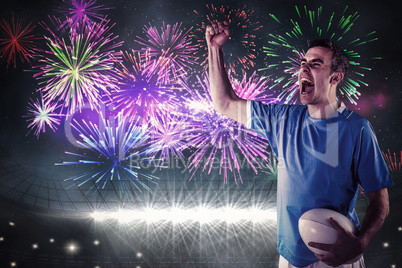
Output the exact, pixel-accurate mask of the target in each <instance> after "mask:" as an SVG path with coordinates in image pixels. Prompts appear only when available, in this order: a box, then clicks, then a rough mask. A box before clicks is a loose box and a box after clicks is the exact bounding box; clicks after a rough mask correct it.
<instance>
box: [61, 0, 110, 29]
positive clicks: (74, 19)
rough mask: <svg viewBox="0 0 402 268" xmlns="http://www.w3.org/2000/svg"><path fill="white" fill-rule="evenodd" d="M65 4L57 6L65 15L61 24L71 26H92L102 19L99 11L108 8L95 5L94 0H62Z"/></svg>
mask: <svg viewBox="0 0 402 268" xmlns="http://www.w3.org/2000/svg"><path fill="white" fill-rule="evenodd" d="M63 3H65V5H63V6H61V7H60V8H59V12H60V13H61V14H63V15H64V16H65V17H66V20H65V22H64V23H63V24H62V25H61V26H62V27H63V26H66V25H68V26H69V27H71V28H79V27H80V26H84V25H88V26H92V25H93V24H94V23H96V22H100V21H102V19H103V16H102V15H101V14H98V12H99V11H103V10H108V9H110V8H108V7H104V6H102V5H96V0H63Z"/></svg>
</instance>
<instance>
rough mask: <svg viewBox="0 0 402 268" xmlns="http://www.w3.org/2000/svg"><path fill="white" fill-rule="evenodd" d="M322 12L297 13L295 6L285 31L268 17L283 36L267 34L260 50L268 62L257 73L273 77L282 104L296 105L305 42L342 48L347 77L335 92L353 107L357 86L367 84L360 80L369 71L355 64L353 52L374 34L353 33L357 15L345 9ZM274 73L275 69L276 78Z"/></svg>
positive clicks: (281, 22)
mask: <svg viewBox="0 0 402 268" xmlns="http://www.w3.org/2000/svg"><path fill="white" fill-rule="evenodd" d="M303 11H304V12H303ZM322 12H323V11H322V7H319V8H318V9H317V10H308V9H307V7H304V10H300V9H299V8H298V7H297V6H296V13H297V18H296V19H290V24H289V25H288V28H287V29H286V28H285V30H284V29H283V27H286V26H285V24H284V22H283V21H281V20H279V19H278V18H277V17H276V16H275V15H273V14H270V16H271V17H272V18H273V19H274V21H276V22H277V23H278V26H279V27H280V28H281V29H280V30H279V31H280V32H285V33H284V34H275V35H274V34H269V39H270V40H269V41H268V46H267V47H264V52H265V53H266V54H267V55H268V61H267V62H268V63H267V67H266V68H263V69H261V70H267V71H269V72H271V74H269V75H268V77H275V76H276V77H275V78H274V79H273V80H274V81H275V85H279V86H281V87H282V88H283V92H282V93H281V95H280V96H279V97H280V99H281V100H283V101H284V102H285V103H295V102H296V99H297V94H296V93H297V92H298V82H297V72H298V70H299V68H300V60H301V58H303V57H304V54H305V52H304V50H303V48H305V47H306V45H307V43H308V41H309V40H314V39H319V38H320V39H321V38H328V39H331V40H332V41H333V42H335V43H337V44H338V45H340V46H341V47H343V48H344V49H345V52H346V54H347V55H348V57H349V61H350V65H351V68H350V75H349V77H347V78H346V80H345V81H344V83H343V84H342V85H341V87H340V88H339V92H340V93H341V94H342V95H344V96H345V97H346V98H347V99H348V100H349V101H350V102H351V103H353V104H356V100H357V99H358V98H359V95H360V94H361V93H360V92H359V91H358V88H359V87H360V86H361V85H364V86H367V83H366V82H364V81H363V79H364V72H366V71H369V70H371V69H370V68H368V67H365V66H363V65H362V64H361V63H360V62H358V61H357V60H359V58H361V55H360V54H359V53H358V52H357V51H355V49H359V48H360V47H361V46H362V45H365V44H367V43H370V42H372V41H375V40H377V38H376V37H375V32H370V33H368V34H366V35H361V34H360V33H359V34H357V33H356V32H354V31H353V30H354V28H356V27H357V26H356V25H357V19H358V18H359V15H358V14H357V12H355V13H349V11H348V7H346V8H345V9H344V10H343V12H342V13H341V14H339V15H338V14H335V12H333V13H332V14H330V15H328V16H325V15H323V14H322ZM326 18H328V19H326ZM298 20H299V21H298ZM372 59H379V57H372ZM274 70H279V72H280V73H279V75H277V74H276V73H275V71H274Z"/></svg>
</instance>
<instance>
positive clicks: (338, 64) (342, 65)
mask: <svg viewBox="0 0 402 268" xmlns="http://www.w3.org/2000/svg"><path fill="white" fill-rule="evenodd" d="M312 47H326V48H329V49H330V50H331V51H332V62H331V74H332V73H334V72H342V73H343V77H344V78H345V77H346V74H347V73H348V71H349V59H348V56H347V55H346V53H345V51H344V50H343V49H342V48H340V47H339V46H338V45H336V44H334V43H332V42H331V40H330V39H316V40H313V41H311V42H310V45H309V47H308V48H309V49H310V48H312Z"/></svg>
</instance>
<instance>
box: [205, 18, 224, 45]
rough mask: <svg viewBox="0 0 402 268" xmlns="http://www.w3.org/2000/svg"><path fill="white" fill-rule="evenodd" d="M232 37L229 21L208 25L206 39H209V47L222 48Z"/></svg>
mask: <svg viewBox="0 0 402 268" xmlns="http://www.w3.org/2000/svg"><path fill="white" fill-rule="evenodd" d="M229 37H230V30H229V23H228V22H227V21H224V22H223V23H222V22H218V23H213V24H212V25H208V26H207V29H206V32H205V38H206V39H207V44H208V47H217V48H222V47H223V45H224V44H225V43H226V41H227V40H228V39H229Z"/></svg>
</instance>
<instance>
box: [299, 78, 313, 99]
mask: <svg viewBox="0 0 402 268" xmlns="http://www.w3.org/2000/svg"><path fill="white" fill-rule="evenodd" d="M300 83H301V94H302V95H307V94H309V93H311V92H312V91H313V90H314V83H313V81H311V80H310V79H308V78H306V77H302V78H301V79H300Z"/></svg>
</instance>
